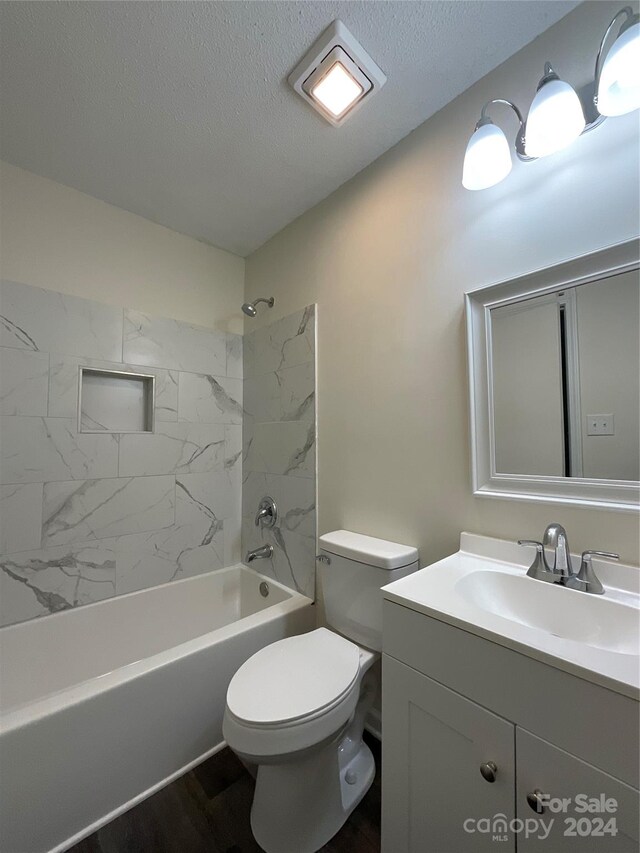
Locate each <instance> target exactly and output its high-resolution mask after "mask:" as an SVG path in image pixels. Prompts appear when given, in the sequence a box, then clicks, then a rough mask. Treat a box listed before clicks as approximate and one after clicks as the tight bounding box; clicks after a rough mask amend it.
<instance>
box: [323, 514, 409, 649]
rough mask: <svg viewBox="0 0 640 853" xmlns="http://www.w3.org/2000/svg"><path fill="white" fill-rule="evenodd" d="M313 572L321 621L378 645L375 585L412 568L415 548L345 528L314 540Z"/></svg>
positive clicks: (365, 643)
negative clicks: (320, 603)
mask: <svg viewBox="0 0 640 853" xmlns="http://www.w3.org/2000/svg"><path fill="white" fill-rule="evenodd" d="M319 546H320V559H319V562H318V567H319V568H318V574H319V577H318V579H319V583H320V594H321V596H322V600H323V604H324V611H325V616H326V621H327V624H328V625H329V627H331V628H334V629H335V630H336V631H338V632H339V633H340V634H342V635H343V636H344V637H348V638H349V639H350V640H353V642H354V643H358V644H359V645H362V646H365V647H366V648H368V649H373V650H374V651H378V652H379V651H381V650H382V593H381V592H380V588H381V587H383V586H386V584H388V583H391V582H392V581H395V580H398V579H399V578H403V577H404V576H405V575H408V574H410V573H411V572H415V571H416V569H417V568H418V565H419V564H418V551H417V549H416V548H413V547H412V546H410V545H399V544H398V543H397V542H387V541H386V540H385V539H375V538H374V537H373V536H364V535H363V534H361V533H352V532H351V531H350V530H335V531H334V532H333V533H325V534H324V536H321V537H320V539H319Z"/></svg>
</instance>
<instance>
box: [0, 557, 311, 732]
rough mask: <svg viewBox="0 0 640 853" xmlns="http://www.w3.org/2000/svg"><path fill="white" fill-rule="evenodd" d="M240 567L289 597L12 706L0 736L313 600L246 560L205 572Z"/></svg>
mask: <svg viewBox="0 0 640 853" xmlns="http://www.w3.org/2000/svg"><path fill="white" fill-rule="evenodd" d="M237 569H242V570H244V571H249V572H251V573H252V574H255V575H256V576H257V577H259V578H261V579H263V580H265V581H267V583H270V584H273V585H274V586H277V587H278V588H280V589H282V590H283V591H284V592H286V593H287V594H288V598H287V599H286V600H285V601H281V602H278V603H276V604H272V605H270V606H269V607H265V608H264V610H259V611H258V612H257V613H251V614H249V615H248V616H243V617H241V618H240V619H236V620H235V621H233V622H230V623H229V624H228V625H224V626H223V627H221V628H214V629H213V630H212V631H209V632H207V633H206V634H201V635H200V636H198V637H194V638H193V639H191V640H186V641H185V642H184V643H180V644H178V645H177V646H172V647H170V648H169V649H162V650H161V651H159V652H156V653H155V654H153V655H150V656H149V657H146V658H141V659H140V660H137V661H132V662H131V663H128V664H124V665H123V666H119V667H117V668H116V669H114V670H112V671H110V672H106V673H102V674H100V675H95V676H92V677H91V678H88V679H85V680H84V681H81V682H79V683H78V684H73V685H71V686H70V687H65V688H63V689H62V690H58V691H55V692H54V693H49V694H47V695H46V696H42V697H41V698H39V699H34V700H30V701H28V702H24V703H21V704H18V705H13V706H10V707H9V708H7V710H6V711H4V712H3V713H2V714H0V736H1V735H4V734H8V733H9V732H10V731H12V730H14V729H16V728H21V727H22V726H26V725H30V724H32V723H35V722H37V721H38V720H40V719H42V718H43V717H47V716H49V715H51V714H55V713H57V712H58V711H61V710H63V709H64V708H66V707H68V706H69V705H71V704H73V705H76V704H79V703H82V702H85V701H87V700H88V699H90V698H91V697H92V696H95V695H96V694H98V693H104V692H107V691H109V690H113V689H115V688H116V687H118V686H120V685H122V684H126V683H127V682H129V681H132V680H134V679H136V678H140V677H141V676H142V675H144V674H146V673H149V672H153V671H154V670H157V669H160V668H162V667H164V666H168V665H169V664H171V663H174V662H175V661H177V660H180V659H182V658H184V657H188V656H189V655H192V654H197V653H198V652H199V651H201V650H203V649H205V648H207V647H208V646H211V645H214V644H216V643H219V642H224V641H225V640H228V639H230V638H231V637H233V636H235V635H237V634H239V633H243V632H244V631H248V630H250V629H251V628H254V627H256V626H257V625H260V624H261V623H263V622H266V621H271V620H272V619H274V618H277V617H281V616H287V615H288V614H290V613H293V612H295V611H296V610H300V609H301V608H303V607H308V606H310V605H312V604H313V601H312V600H311V599H310V598H307V596H305V595H302V594H301V593H299V592H296V591H295V590H292V589H290V588H289V587H286V586H284V585H283V584H281V583H279V582H278V581H274V580H273V579H272V578H269V577H266V576H265V575H260V574H259V573H258V572H256V571H255V570H254V569H251V568H248V567H247V566H244V565H243V564H238V565H236V566H229V567H228V569H216V570H214V571H213V572H207V573H206V575H209V574H219V573H220V572H227V571H232V570H237ZM204 576H205V574H203V575H197V576H196V577H197V578H202V577H204ZM194 579H195V578H184V580H181V581H176V583H183V582H186V581H189V580H194ZM140 592H145V590H136V591H135V592H132V593H127V595H138V594H139V593H140ZM118 597H120V596H118ZM109 600H112V599H109ZM104 603H107V602H97V604H104ZM87 606H92V605H87ZM54 615H62V614H54ZM45 618H46V617H45Z"/></svg>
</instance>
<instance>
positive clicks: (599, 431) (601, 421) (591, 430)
mask: <svg viewBox="0 0 640 853" xmlns="http://www.w3.org/2000/svg"><path fill="white" fill-rule="evenodd" d="M614 434H615V429H614V423H613V415H587V435H614Z"/></svg>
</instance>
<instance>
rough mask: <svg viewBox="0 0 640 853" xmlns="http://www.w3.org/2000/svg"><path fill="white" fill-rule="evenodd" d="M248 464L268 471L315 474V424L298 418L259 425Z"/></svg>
mask: <svg viewBox="0 0 640 853" xmlns="http://www.w3.org/2000/svg"><path fill="white" fill-rule="evenodd" d="M246 467H247V470H249V471H261V472H264V473H266V474H290V475H291V476H292V477H314V476H315V424H314V423H304V422H297V421H291V422H287V423H285V422H280V423H278V422H276V423H257V424H255V426H254V428H253V441H252V443H251V447H250V448H249V449H248V451H247V458H246Z"/></svg>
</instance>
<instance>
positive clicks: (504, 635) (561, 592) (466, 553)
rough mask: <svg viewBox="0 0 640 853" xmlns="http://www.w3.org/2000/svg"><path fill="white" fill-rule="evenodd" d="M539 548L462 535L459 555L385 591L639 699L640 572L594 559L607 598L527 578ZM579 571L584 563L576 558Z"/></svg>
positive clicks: (422, 610) (398, 600)
mask: <svg viewBox="0 0 640 853" xmlns="http://www.w3.org/2000/svg"><path fill="white" fill-rule="evenodd" d="M534 554H535V550H534V549H533V548H526V547H520V546H518V544H517V543H515V542H509V541H505V540H502V539H493V538H490V537H487V536H478V535H475V534H470V533H462V534H461V537H460V551H458V552H457V553H456V554H453V555H452V556H450V557H446V558H445V559H444V560H440V561H438V562H437V563H434V564H433V565H431V566H428V567H427V568H424V569H421V570H420V571H417V572H415V573H413V574H411V575H408V576H407V577H405V578H402V579H401V580H398V581H395V582H394V583H391V584H389V585H388V586H385V587H383V589H382V592H383V595H384V598H385V599H386V600H387V601H392V602H395V603H396V604H400V605H402V606H403V607H408V608H410V609H411V610H415V611H417V612H419V613H424V614H425V615H427V616H431V617H433V618H435V619H438V620H440V621H441V622H446V623H448V624H450V625H454V626H456V627H458V628H462V629H463V630H465V631H468V632H470V633H472V634H476V635H477V636H479V637H484V638H485V639H487V640H491V641H492V642H495V643H498V644H499V645H502V646H505V647H507V648H510V649H513V650H514V651H517V652H519V653H520V654H524V655H527V656H528V657H532V658H535V659H537V660H540V661H542V662H544V663H547V664H550V665H551V666H554V667H556V668H558V669H561V670H564V671H566V672H568V673H571V674H572V675H576V676H578V677H580V678H584V679H586V680H588V681H591V682H593V683H595V684H599V685H601V686H602V687H606V688H608V689H610V690H615V691H616V692H618V693H622V694H624V695H626V696H629V697H631V698H633V699H636V700H637V699H640V647H639V646H640V642H639V640H638V637H639V633H638V629H639V626H640V569H639V568H637V567H635V566H627V565H621V564H619V563H614V562H606V561H602V560H596V559H594V560H593V566H594V569H595V571H596V573H597V575H598V577H599V578H600V580H601V581H602V583H603V585H604V587H605V592H604V594H603V595H594V594H591V593H586V592H581V591H576V590H572V589H567V588H565V587H562V586H560V585H558V584H549V583H545V582H543V581H539V580H535V579H533V578H529V577H527V576H526V571H527V568H528V567H529V565H530V564H531V562H532V559H533V556H534ZM572 559H573V565H574V568H577V567H578V566H579V565H580V557H579V555H578V556H573V557H572Z"/></svg>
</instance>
